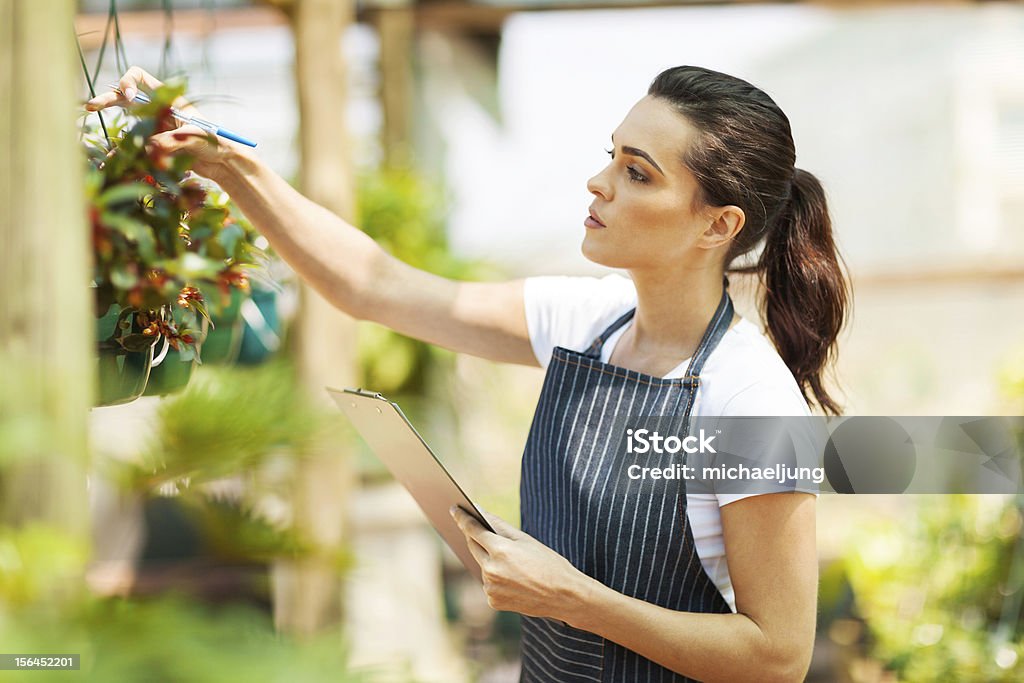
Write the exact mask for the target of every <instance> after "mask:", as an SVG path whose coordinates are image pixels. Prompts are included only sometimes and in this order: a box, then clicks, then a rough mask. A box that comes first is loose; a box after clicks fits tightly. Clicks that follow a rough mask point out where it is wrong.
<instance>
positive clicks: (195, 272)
mask: <svg viewBox="0 0 1024 683" xmlns="http://www.w3.org/2000/svg"><path fill="white" fill-rule="evenodd" d="M223 268H224V264H223V263H222V262H220V261H216V260H213V259H207V258H203V257H202V256H200V255H199V254H195V253H193V252H191V251H187V252H185V253H184V254H183V255H182V257H181V258H180V259H179V260H178V270H177V272H178V274H179V275H181V277H182V278H184V279H185V280H197V279H200V278H210V279H212V278H215V277H216V276H217V273H219V272H220V271H221V270H223Z"/></svg>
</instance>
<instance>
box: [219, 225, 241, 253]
mask: <svg viewBox="0 0 1024 683" xmlns="http://www.w3.org/2000/svg"><path fill="white" fill-rule="evenodd" d="M244 237H245V231H244V230H243V229H242V226H240V225H238V224H237V223H232V224H231V225H228V226H225V227H224V229H223V230H221V231H220V234H219V235H217V241H218V242H219V243H220V244H221V246H222V247H224V251H226V252H227V253H228V255H233V254H234V253H235V246H236V245H237V244H238V241H239V240H241V239H242V238H244Z"/></svg>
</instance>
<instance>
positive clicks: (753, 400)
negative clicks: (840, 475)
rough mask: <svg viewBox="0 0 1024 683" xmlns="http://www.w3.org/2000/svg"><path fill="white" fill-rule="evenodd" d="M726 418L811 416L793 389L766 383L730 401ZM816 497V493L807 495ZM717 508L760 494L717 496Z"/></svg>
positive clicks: (724, 408)
mask: <svg viewBox="0 0 1024 683" xmlns="http://www.w3.org/2000/svg"><path fill="white" fill-rule="evenodd" d="M722 414H723V416H727V417H762V416H773V417H774V416H779V417H803V416H810V415H811V411H810V409H809V408H808V406H807V402H806V401H805V400H804V398H803V396H801V395H800V393H799V390H797V389H796V387H795V385H794V386H792V387H785V386H776V385H774V384H773V383H769V382H755V383H754V384H752V385H750V386H749V387H747V388H746V389H743V390H742V391H740V392H739V393H737V394H736V395H735V396H733V397H732V398H730V399H729V400H728V401H727V402H726V404H725V406H724V407H723V409H722ZM808 493H813V494H814V495H815V496H817V495H818V492H816V491H813V492H812V491H809V492H808ZM715 495H716V497H717V498H718V507H722V506H725V505H728V504H729V503H735V502H736V501H738V500H743V499H744V498H749V497H750V496H757V495H761V494H760V493H756V492H755V493H716V494H715Z"/></svg>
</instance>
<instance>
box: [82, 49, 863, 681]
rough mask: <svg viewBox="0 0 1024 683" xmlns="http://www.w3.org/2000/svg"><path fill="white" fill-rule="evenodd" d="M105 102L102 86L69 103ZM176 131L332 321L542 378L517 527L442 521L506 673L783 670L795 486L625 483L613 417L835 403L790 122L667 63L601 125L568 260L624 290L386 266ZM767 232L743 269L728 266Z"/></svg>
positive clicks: (824, 305)
mask: <svg viewBox="0 0 1024 683" xmlns="http://www.w3.org/2000/svg"><path fill="white" fill-rule="evenodd" d="M157 85H159V83H158V81H156V80H155V79H154V78H153V77H152V76H150V75H149V74H146V73H145V72H143V71H142V70H141V69H138V68H132V69H131V70H129V71H128V73H126V74H125V76H124V77H123V78H122V79H121V81H120V88H121V91H123V92H125V93H126V94H128V95H129V96H131V95H132V94H133V93H134V92H135V91H136V89H137V88H139V87H140V86H141V87H146V88H154V87H156V86H157ZM124 104H126V101H125V99H124V98H123V97H122V96H121V95H119V94H118V93H107V94H104V95H100V96H98V97H96V98H95V99H93V100H91V101H90V102H89V103H88V104H87V108H88V109H90V110H96V109H100V108H103V107H106V106H111V105H124ZM183 104H184V103H183ZM182 132H186V128H182V129H179V130H178V131H175V132H168V133H164V134H162V135H160V136H157V137H156V138H155V139H154V145H156V146H158V147H161V148H163V149H164V150H165V151H167V152H187V153H189V154H192V155H193V156H194V157H195V158H196V163H195V168H196V170H197V172H199V173H201V174H203V175H205V176H208V177H210V178H211V179H213V180H215V181H217V182H218V183H219V184H220V185H221V186H222V187H223V188H224V189H225V190H226V191H227V192H228V193H229V194H230V195H231V196H232V197H233V199H234V200H235V201H236V202H237V203H238V205H239V207H240V208H241V209H242V210H243V211H244V212H245V214H246V215H247V216H248V217H249V219H250V220H251V221H252V223H253V224H254V225H255V226H256V227H257V228H258V229H259V230H260V231H261V232H262V233H263V234H264V235H265V236H266V237H267V239H268V240H269V241H270V243H271V244H272V245H273V246H274V248H275V249H276V250H277V252H278V253H279V254H280V255H281V256H282V257H283V258H284V259H285V260H286V261H288V263H289V264H291V266H292V267H293V268H294V269H295V270H296V271H297V272H298V273H299V274H300V276H301V277H303V278H304V279H306V280H307V281H308V282H309V283H310V284H311V285H312V286H314V287H316V288H317V289H318V290H319V291H320V292H321V293H322V294H323V295H324V296H325V297H327V298H328V299H329V300H330V301H332V302H333V303H334V305H336V306H337V307H338V308H340V309H342V310H344V311H346V312H347V313H349V314H350V315H353V316H355V317H357V318H360V319H365V320H372V321H375V322H377V323H380V324H383V325H387V326H389V327H391V328H393V329H395V330H397V331H399V332H401V333H403V334H406V335H409V336H412V337H416V338H419V339H422V340H425V341H428V342H431V343H434V344H439V345H441V346H445V347H447V348H450V349H454V350H457V351H462V352H466V353H471V354H474V355H477V356H481V357H484V358H489V359H491V360H496V361H506V362H512V363H521V364H525V365H540V366H542V367H546V368H547V375H546V378H545V381H544V386H543V389H542V392H541V396H540V401H539V404H538V407H537V411H536V414H535V417H534V422H533V425H532V427H531V431H530V436H529V439H528V442H527V445H526V450H525V453H524V457H523V477H522V485H521V486H522V488H521V495H522V530H519V529H516V528H514V527H512V526H511V525H509V524H507V523H505V522H503V521H502V520H500V519H497V518H494V517H491V518H490V519H491V522H492V526H493V527H494V528H495V530H496V531H497V533H496V534H495V533H491V532H489V531H486V530H484V529H483V528H482V526H481V525H480V524H478V523H477V522H476V521H475V520H473V519H472V518H471V517H469V516H468V515H467V514H466V513H464V512H462V511H461V510H453V516H455V518H456V520H457V521H458V523H459V525H460V527H461V528H462V530H463V531H464V532H465V534H466V536H467V541H468V542H469V545H470V549H471V550H472V552H473V555H474V557H476V559H477V560H478V561H479V563H480V565H481V567H482V570H483V576H484V589H485V591H486V592H487V595H488V599H489V602H490V604H491V606H492V607H494V608H495V609H501V610H510V611H516V612H520V613H521V614H523V615H524V618H523V648H522V649H523V680H525V681H558V682H563V681H628V682H646V681H680V680H693V679H698V680H703V681H745V680H756V681H797V680H802V678H803V676H804V675H805V673H806V671H807V668H808V665H809V662H810V657H811V648H812V645H813V640H814V630H815V617H816V614H815V612H816V594H817V558H816V551H815V512H814V511H815V498H814V496H813V495H811V494H806V493H799V492H794V493H771V494H762V495H747V496H745V497H744V496H740V495H732V496H726V495H714V494H709V495H689V494H687V493H686V489H685V481H672V482H668V481H661V482H650V481H647V482H644V483H641V484H635V482H633V480H630V479H628V478H624V477H623V475H622V472H624V469H623V467H622V465H623V461H622V460H621V458H622V457H624V456H623V454H621V453H619V452H618V451H619V450H620V449H617V448H615V447H614V443H617V440H618V439H621V437H622V435H621V434H613V433H612V432H611V431H610V428H609V427H608V425H609V424H610V423H611V422H612V419H611V418H613V417H615V416H621V415H628V414H653V413H662V414H672V415H677V416H679V417H681V418H682V419H683V420H685V421H686V423H687V424H688V422H689V419H690V417H691V415H705V416H707V415H807V414H809V410H808V403H807V400H808V398H810V399H812V400H813V401H815V402H816V403H817V404H818V406H819V407H820V408H821V409H822V410H823V411H824V412H827V413H837V412H838V410H839V407H838V406H837V404H836V403H835V402H834V401H833V399H832V398H831V397H830V396H829V395H828V393H827V391H826V389H825V387H824V385H823V382H822V376H823V373H824V370H825V366H826V365H827V364H828V362H829V361H830V357H831V356H832V355H833V351H834V349H835V344H836V337H837V335H838V333H839V331H840V329H841V327H842V325H843V321H844V318H845V316H846V308H847V286H846V281H845V279H844V277H843V274H842V271H841V269H840V266H839V259H838V255H837V253H836V248H835V245H834V243H833V240H832V235H831V224H830V220H829V215H828V211H827V207H826V204H825V197H824V192H823V190H822V188H821V185H820V184H819V183H818V181H817V179H815V177H814V176H813V175H811V174H810V173H808V172H806V171H803V170H799V169H796V168H795V166H794V160H795V152H794V146H793V140H792V135H791V132H790V126H789V121H788V119H787V118H786V116H785V114H783V112H782V111H781V110H780V109H779V108H778V106H777V105H776V104H775V103H774V102H773V101H772V100H771V98H770V97H768V96H767V95H766V94H765V93H763V92H762V91H760V90H758V89H757V88H755V87H753V86H752V85H750V84H749V83H746V82H745V81H742V80H740V79H737V78H733V77H731V76H727V75H725V74H721V73H717V72H714V71H709V70H707V69H702V68H698V67H692V66H684V67H677V68H673V69H668V70H667V71H665V72H663V73H662V74H660V75H659V76H658V77H657V78H656V79H655V80H654V82H653V83H652V85H651V87H650V89H649V92H648V95H647V96H646V97H644V98H643V99H641V100H640V101H639V102H638V103H637V104H636V105H635V106H634V107H633V109H632V110H631V111H630V112H629V114H628V115H627V116H626V118H625V119H624V120H623V122H622V123H621V124H620V125H619V127H618V128H617V129H616V130H615V132H614V134H613V135H612V149H610V150H609V154H610V156H611V160H610V162H609V164H608V166H607V167H606V168H605V169H604V170H602V171H601V172H600V173H599V174H598V175H596V176H594V177H593V178H591V179H590V181H589V183H588V189H589V190H590V192H591V193H592V194H593V196H594V199H593V201H592V204H591V206H590V212H589V216H587V218H586V219H585V221H584V223H585V226H586V234H585V237H584V241H583V252H584V254H585V255H586V256H587V258H589V259H590V260H592V261H594V262H596V263H599V264H601V265H605V266H609V267H612V268H621V269H625V270H627V271H629V275H630V278H629V279H627V278H624V277H620V276H617V275H613V276H608V277H605V278H601V279H597V278H530V279H527V280H525V281H514V282H504V283H469V282H453V281H449V280H446V279H444V278H440V277H437V276H434V275H431V274H429V273H425V272H422V271H419V270H416V269H414V268H412V267H410V266H408V265H406V264H404V263H401V262H399V261H397V260H395V259H394V258H392V257H391V256H389V255H388V254H386V253H385V252H384V251H383V250H382V249H380V248H379V247H378V246H377V245H376V244H375V243H374V242H373V241H372V240H371V239H370V238H369V237H367V236H366V235H365V234H363V233H362V232H360V231H359V230H357V229H356V228H354V227H352V226H351V225H349V224H347V223H345V222H344V221H342V220H341V219H340V218H338V217H337V216H335V215H333V214H331V213H330V212H328V211H326V210H325V209H323V208H321V207H319V206H317V205H316V204H314V203H312V202H310V201H309V200H307V199H306V198H304V197H303V196H302V195H300V194H299V193H298V192H296V191H295V190H293V189H292V188H291V187H290V186H289V185H288V184H287V183H286V182H285V181H284V180H282V179H281V178H280V177H279V176H277V175H276V174H274V173H273V172H272V171H270V170H269V169H268V168H267V167H266V166H265V165H263V164H262V163H261V162H260V161H259V159H258V158H257V157H255V156H254V155H253V154H252V153H250V152H249V151H248V150H246V149H245V148H242V147H239V146H238V145H234V144H232V143H222V144H218V145H211V144H210V143H209V142H208V141H207V140H206V139H205V138H204V137H202V136H201V135H198V134H199V133H201V131H199V130H198V129H195V130H192V131H188V132H193V133H197V135H181V134H180V133H182ZM762 243H763V244H764V248H763V250H762V251H761V252H760V255H759V257H758V258H757V260H756V264H754V265H752V266H747V267H746V268H734V267H732V265H733V263H734V261H736V260H737V259H739V258H740V257H742V256H743V255H745V254H748V252H751V251H752V250H753V249H754V248H755V247H757V246H759V245H761V244H762ZM727 272H758V273H760V274H761V275H762V277H763V281H764V285H765V288H766V290H767V292H768V294H767V298H766V301H765V302H764V305H763V311H764V317H765V323H766V328H767V330H768V334H769V337H770V339H771V341H772V342H774V346H775V347H777V350H776V348H773V346H772V344H771V343H770V342H769V341H768V339H767V338H766V337H764V336H763V335H762V334H761V333H760V332H759V331H758V329H757V327H755V326H754V325H753V324H752V323H750V322H749V321H747V320H744V319H742V318H740V317H739V316H736V315H735V314H734V312H733V307H732V301H731V299H730V297H729V295H728V289H727V287H728V280H727V279H726V277H725V274H726V273H727ZM723 282H724V285H725V286H724V287H723ZM610 446H611V447H610ZM631 487H632V488H631ZM726 560H727V561H726Z"/></svg>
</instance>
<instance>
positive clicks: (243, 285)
mask: <svg viewBox="0 0 1024 683" xmlns="http://www.w3.org/2000/svg"><path fill="white" fill-rule="evenodd" d="M183 92H184V85H183V84H167V85H165V86H163V87H161V88H160V89H158V90H156V91H155V92H153V93H152V94H151V102H149V103H146V104H141V105H139V106H138V107H133V109H132V115H133V116H132V119H133V121H132V122H131V123H130V125H129V124H128V122H127V119H125V118H122V120H121V122H120V123H114V124H113V125H108V126H107V127H106V128H105V129H104V131H103V132H102V133H99V132H97V131H93V132H92V133H91V134H88V135H85V136H83V140H84V142H85V148H86V151H87V154H88V158H89V161H90V163H89V167H88V171H87V176H86V185H87V197H88V210H89V219H90V223H91V228H92V242H93V249H94V252H95V261H94V272H93V287H94V289H95V296H96V315H97V318H98V320H97V342H98V370H99V396H98V397H97V401H96V404H97V405H114V404H118V403H126V402H128V401H131V400H134V399H135V398H137V397H138V396H140V395H141V394H142V393H143V392H144V391H145V390H146V387H147V384H148V383H149V382H151V381H154V379H155V378H154V377H153V375H152V374H151V372H152V371H151V367H152V366H154V365H157V367H162V368H163V370H161V371H160V374H159V381H154V384H153V386H152V387H151V393H168V392H170V391H173V390H175V389H177V388H180V387H182V386H184V385H185V384H186V383H187V382H188V378H189V376H190V374H191V370H192V368H193V367H194V365H195V364H196V363H198V362H200V349H201V344H202V341H203V339H204V337H205V336H206V333H207V331H208V328H209V326H210V310H209V309H213V312H214V315H216V314H218V313H220V312H221V311H224V310H228V309H230V308H231V307H232V299H233V296H234V297H235V298H236V301H237V297H238V295H239V294H244V293H247V292H248V291H249V281H250V278H257V279H261V280H267V277H266V271H265V265H266V262H267V256H266V254H265V253H264V252H263V251H262V250H261V249H259V248H258V247H256V246H254V245H253V244H252V240H251V239H249V238H247V236H248V237H251V236H252V234H253V231H252V228H251V227H250V226H248V224H247V223H246V222H245V221H244V219H243V218H242V217H241V215H240V214H239V213H238V211H237V210H236V209H234V207H233V206H232V205H231V204H230V201H229V200H228V198H227V197H226V196H225V195H223V193H219V192H217V191H216V190H214V189H213V188H211V187H209V186H208V185H207V184H205V183H204V181H202V180H200V179H199V178H198V177H196V176H194V175H192V174H191V173H190V170H191V166H192V159H190V158H188V157H187V156H184V155H175V156H167V155H165V154H162V153H161V152H159V151H156V150H152V149H150V148H149V146H148V145H147V143H148V141H149V138H150V137H152V136H153V135H155V134H157V133H159V132H162V131H164V130H169V129H171V128H173V122H172V115H171V103H172V102H173V101H174V100H175V99H176V98H177V97H179V96H181V95H182V93H183ZM213 142H216V140H213ZM268 286H269V287H271V288H273V285H272V284H269V282H268ZM204 293H205V295H204ZM207 296H210V300H208V299H207ZM158 342H159V345H158ZM172 350H173V352H174V353H173V354H171V353H170V352H171V351H172ZM155 351H156V352H157V353H158V355H157V358H158V359H159V361H160V362H159V363H158V362H157V361H156V360H154V352H155ZM175 356H176V358H175Z"/></svg>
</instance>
